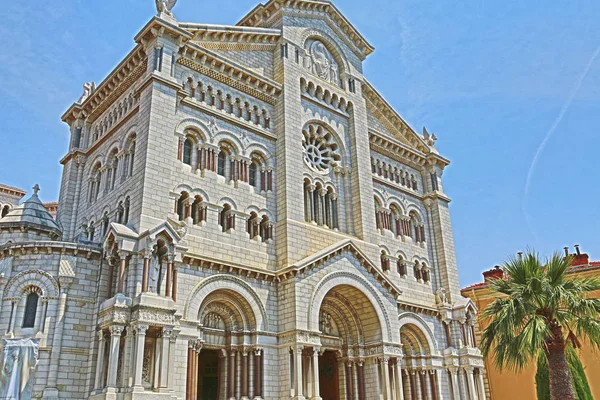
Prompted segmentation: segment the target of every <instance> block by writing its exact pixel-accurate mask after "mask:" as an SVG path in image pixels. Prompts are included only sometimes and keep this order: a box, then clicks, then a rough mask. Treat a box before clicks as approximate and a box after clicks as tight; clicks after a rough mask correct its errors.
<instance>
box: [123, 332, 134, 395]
mask: <svg viewBox="0 0 600 400" xmlns="http://www.w3.org/2000/svg"><path fill="white" fill-rule="evenodd" d="M133 334H134V328H133V327H132V326H128V327H126V328H125V343H124V344H123V362H122V372H121V387H123V388H130V387H132V386H133V377H132V373H131V370H132V359H133V358H134V353H135V345H134V343H133V342H134V336H133Z"/></svg>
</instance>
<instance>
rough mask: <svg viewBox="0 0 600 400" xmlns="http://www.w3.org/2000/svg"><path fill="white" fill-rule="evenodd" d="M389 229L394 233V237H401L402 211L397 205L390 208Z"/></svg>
mask: <svg viewBox="0 0 600 400" xmlns="http://www.w3.org/2000/svg"><path fill="white" fill-rule="evenodd" d="M390 211H391V213H390V229H391V231H392V232H394V236H395V237H398V236H401V235H402V223H401V219H402V211H401V210H400V208H399V207H398V206H397V205H395V204H394V205H392V206H390Z"/></svg>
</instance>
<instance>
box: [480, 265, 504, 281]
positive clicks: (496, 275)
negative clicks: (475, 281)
mask: <svg viewBox="0 0 600 400" xmlns="http://www.w3.org/2000/svg"><path fill="white" fill-rule="evenodd" d="M503 277H504V271H503V270H502V268H500V266H498V265H496V266H495V267H494V268H493V269H490V270H489V271H485V272H484V273H483V280H484V282H488V281H490V280H492V279H502V278H503Z"/></svg>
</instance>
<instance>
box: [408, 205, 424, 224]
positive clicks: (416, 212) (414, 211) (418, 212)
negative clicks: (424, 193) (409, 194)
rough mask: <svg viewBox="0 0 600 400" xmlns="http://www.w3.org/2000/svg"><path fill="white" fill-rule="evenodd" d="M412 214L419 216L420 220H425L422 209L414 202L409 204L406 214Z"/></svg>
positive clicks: (418, 219)
mask: <svg viewBox="0 0 600 400" xmlns="http://www.w3.org/2000/svg"><path fill="white" fill-rule="evenodd" d="M412 214H414V215H416V216H417V221H418V222H425V219H424V218H423V214H422V213H421V210H419V208H418V207H417V206H415V205H414V204H411V205H409V206H408V207H407V210H406V215H408V216H409V217H410V216H411V215H412Z"/></svg>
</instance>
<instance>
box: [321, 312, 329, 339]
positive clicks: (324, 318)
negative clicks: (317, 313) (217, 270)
mask: <svg viewBox="0 0 600 400" xmlns="http://www.w3.org/2000/svg"><path fill="white" fill-rule="evenodd" d="M319 325H320V328H321V332H323V333H324V334H325V335H330V334H331V328H332V326H331V315H329V314H327V313H325V312H324V313H321V318H320V321H319Z"/></svg>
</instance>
